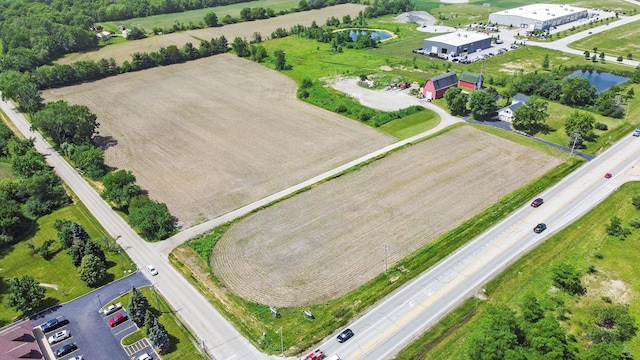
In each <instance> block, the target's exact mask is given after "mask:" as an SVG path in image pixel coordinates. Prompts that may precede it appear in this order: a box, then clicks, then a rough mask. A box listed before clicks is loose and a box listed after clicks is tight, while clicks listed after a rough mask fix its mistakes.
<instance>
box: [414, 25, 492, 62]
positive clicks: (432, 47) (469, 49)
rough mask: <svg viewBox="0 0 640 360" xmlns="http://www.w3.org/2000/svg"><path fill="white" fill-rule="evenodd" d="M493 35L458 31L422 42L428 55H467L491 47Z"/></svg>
mask: <svg viewBox="0 0 640 360" xmlns="http://www.w3.org/2000/svg"><path fill="white" fill-rule="evenodd" d="M491 39H492V37H491V35H487V34H483V33H477V32H473V31H456V32H452V33H448V34H444V35H440V36H436V37H432V38H428V39H424V41H423V42H422V49H423V51H424V52H425V53H426V54H432V55H438V56H441V57H443V56H446V55H466V54H470V53H473V52H475V51H478V50H483V49H486V48H490V47H491Z"/></svg>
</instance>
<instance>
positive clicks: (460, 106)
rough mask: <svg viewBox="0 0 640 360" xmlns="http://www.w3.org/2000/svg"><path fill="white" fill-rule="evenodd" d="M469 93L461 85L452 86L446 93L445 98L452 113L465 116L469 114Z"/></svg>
mask: <svg viewBox="0 0 640 360" xmlns="http://www.w3.org/2000/svg"><path fill="white" fill-rule="evenodd" d="M467 98H468V95H467V94H465V93H463V92H462V89H460V88H459V87H452V88H450V89H449V90H447V92H445V93H444V100H445V101H446V102H447V107H449V110H450V111H451V115H456V116H464V115H466V114H467Z"/></svg>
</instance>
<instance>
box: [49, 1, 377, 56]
mask: <svg viewBox="0 0 640 360" xmlns="http://www.w3.org/2000/svg"><path fill="white" fill-rule="evenodd" d="M365 8H366V6H365V5H358V4H342V5H336V6H330V7H326V8H323V9H318V10H311V11H303V12H299V13H293V14H287V15H283V16H278V17H274V18H270V19H264V20H257V21H247V22H243V23H238V24H231V25H225V26H221V27H216V28H206V29H199V30H189V31H184V32H179V33H173V34H166V35H160V36H151V37H148V38H146V39H141V40H135V41H127V42H125V43H120V44H114V45H109V46H105V47H103V48H101V49H100V50H96V51H90V52H86V53H80V54H73V55H69V56H66V57H65V58H63V59H60V60H59V61H58V63H60V64H70V63H73V62H76V61H78V60H94V61H97V60H100V59H109V58H114V59H115V60H116V62H117V63H118V64H121V63H122V62H123V61H124V60H131V54H134V53H136V52H146V53H150V52H154V51H158V50H159V49H160V48H161V47H165V48H166V47H167V46H170V45H175V46H177V47H178V48H181V47H182V46H183V45H184V44H186V43H188V42H190V43H192V44H193V46H195V47H196V48H197V47H198V46H200V40H201V39H202V40H207V41H209V40H211V39H212V38H219V37H220V36H221V35H224V36H225V37H226V38H227V40H228V41H229V43H231V42H232V41H233V39H235V38H236V37H241V38H245V39H247V40H251V39H252V38H253V33H254V32H258V33H260V34H261V35H262V38H264V39H266V38H268V37H271V33H273V32H274V31H275V30H276V29H277V28H284V29H286V30H289V29H291V27H293V26H294V25H298V24H301V25H305V26H309V25H311V23H312V22H313V21H315V22H317V23H318V24H319V25H322V24H324V23H325V22H326V21H327V19H329V18H331V17H332V16H335V17H337V18H338V19H342V17H343V16H345V15H350V16H351V17H352V18H354V17H356V16H357V15H358V12H360V11H362V10H364V9H365Z"/></svg>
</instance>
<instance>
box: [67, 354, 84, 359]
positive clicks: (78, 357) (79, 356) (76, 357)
mask: <svg viewBox="0 0 640 360" xmlns="http://www.w3.org/2000/svg"><path fill="white" fill-rule="evenodd" d="M67 360H83V359H82V355H78V356H74V357H72V358H68V359H67Z"/></svg>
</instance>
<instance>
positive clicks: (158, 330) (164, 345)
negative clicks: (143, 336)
mask: <svg viewBox="0 0 640 360" xmlns="http://www.w3.org/2000/svg"><path fill="white" fill-rule="evenodd" d="M147 336H149V340H150V341H151V344H153V346H154V347H155V348H156V349H158V352H159V353H161V354H162V353H165V352H166V351H167V350H168V349H169V345H171V339H170V338H169V333H168V332H167V329H166V328H165V327H164V325H162V323H161V322H159V321H156V322H155V326H153V327H152V328H151V329H147Z"/></svg>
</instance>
